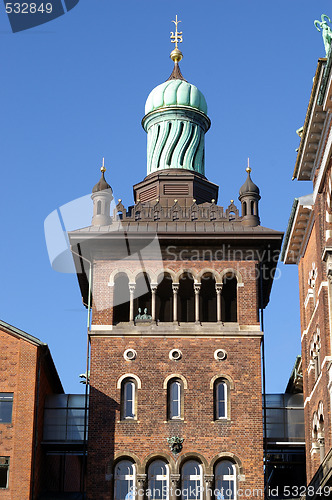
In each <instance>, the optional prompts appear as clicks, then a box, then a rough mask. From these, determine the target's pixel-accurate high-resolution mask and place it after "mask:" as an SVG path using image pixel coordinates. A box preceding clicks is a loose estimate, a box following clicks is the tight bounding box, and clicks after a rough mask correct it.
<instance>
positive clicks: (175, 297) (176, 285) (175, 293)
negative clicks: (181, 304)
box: [172, 283, 180, 323]
mask: <svg viewBox="0 0 332 500" xmlns="http://www.w3.org/2000/svg"><path fill="white" fill-rule="evenodd" d="M179 286H180V285H179V283H172V290H173V322H174V323H177V321H178V291H179Z"/></svg>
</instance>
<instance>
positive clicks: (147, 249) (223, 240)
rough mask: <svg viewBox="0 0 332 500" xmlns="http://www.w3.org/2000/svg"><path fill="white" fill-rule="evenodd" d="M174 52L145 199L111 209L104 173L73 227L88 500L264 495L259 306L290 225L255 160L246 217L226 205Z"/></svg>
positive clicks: (152, 101) (154, 121)
mask: <svg viewBox="0 0 332 500" xmlns="http://www.w3.org/2000/svg"><path fill="white" fill-rule="evenodd" d="M176 33H177V32H176ZM175 36H177V34H176V35H175ZM176 45H177V44H176ZM171 57H172V59H173V61H174V70H173V72H172V74H171V76H170V78H169V79H168V80H167V81H166V82H165V83H163V84H161V85H159V86H158V87H156V88H155V89H154V90H153V91H152V92H151V93H150V95H149V97H148V99H147V102H146V108H145V116H144V118H143V122H142V124H143V127H144V129H145V130H146V132H147V136H148V145H147V176H146V177H145V178H144V180H143V181H142V182H140V183H138V184H136V185H135V186H134V205H133V206H131V207H129V208H128V209H125V207H124V206H123V205H122V202H121V200H119V202H118V204H117V205H114V202H112V199H113V195H112V190H111V188H110V186H109V185H108V184H107V182H106V180H105V177H104V171H105V169H104V168H102V177H101V179H100V181H99V182H98V184H97V185H96V186H95V187H94V189H93V195H92V197H93V203H94V218H93V221H92V225H91V226H90V227H87V228H85V229H81V230H78V231H75V232H72V233H70V242H71V245H72V249H73V250H74V251H75V252H76V254H78V255H81V256H82V258H79V257H76V259H75V264H76V269H77V274H78V279H79V284H80V287H81V291H82V296H83V301H84V303H85V304H87V303H88V301H89V295H90V290H91V297H92V325H91V330H90V332H89V339H90V344H91V366H90V414H89V444H88V498H89V499H90V500H92V499H94V500H110V499H113V498H114V499H116V500H128V499H131V498H134V497H135V495H137V496H136V497H135V498H139V499H140V500H143V498H150V499H154V500H159V499H160V500H168V499H169V500H175V499H176V498H177V497H180V496H181V495H182V497H183V499H184V500H198V499H199V500H203V499H204V500H210V499H211V500H212V499H214V498H216V499H219V498H220V499H221V498H225V499H229V500H234V499H235V498H236V497H237V492H239V496H240V494H241V491H240V490H242V491H243V492H244V490H245V489H250V490H251V491H253V490H257V489H258V490H260V491H263V482H264V481H263V425H262V387H261V340H262V335H263V332H262V331H261V328H260V322H259V310H260V308H265V307H266V305H267V303H268V301H269V295H270V290H271V286H272V282H273V276H274V271H275V267H276V260H277V259H276V255H278V252H279V249H280V245H281V240H282V233H280V232H277V231H273V230H271V229H267V228H264V227H262V226H260V220H259V215H258V204H259V199H260V195H259V189H258V187H257V186H256V185H255V184H254V183H253V181H252V179H251V176H250V172H251V170H250V168H249V167H248V169H247V180H246V182H245V183H244V185H243V186H242V188H241V190H240V196H239V199H240V202H241V207H242V213H241V215H240V213H239V211H238V209H237V208H236V206H235V204H234V202H233V201H232V202H231V204H230V205H229V206H228V207H227V209H223V208H222V207H221V206H219V205H218V204H217V197H218V186H216V185H215V184H213V183H212V182H210V181H208V180H207V178H206V177H205V170H204V136H205V133H206V132H207V130H208V129H209V127H210V120H209V118H208V116H207V106H206V102H205V98H204V96H203V94H202V93H201V92H200V91H199V90H198V89H197V88H196V87H195V86H194V85H192V84H190V83H188V82H187V81H186V80H184V78H183V76H182V74H181V72H180V69H179V65H178V63H179V61H180V60H181V57H182V54H181V52H180V51H179V49H178V48H177V47H176V48H175V50H174V51H173V52H172V54H171ZM110 204H111V215H110V211H109V207H110ZM105 221H106V223H105ZM89 263H91V269H92V284H91V283H90V285H89V280H88V270H89V265H90V264H89ZM85 269H86V271H85ZM253 496H255V494H253ZM256 496H257V493H256Z"/></svg>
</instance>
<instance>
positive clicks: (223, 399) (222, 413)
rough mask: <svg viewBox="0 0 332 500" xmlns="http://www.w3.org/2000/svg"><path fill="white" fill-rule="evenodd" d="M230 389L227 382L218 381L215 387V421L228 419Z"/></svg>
mask: <svg viewBox="0 0 332 500" xmlns="http://www.w3.org/2000/svg"><path fill="white" fill-rule="evenodd" d="M227 396H228V387H227V383H226V382H225V380H220V379H218V380H216V382H215V385H214V407H215V419H216V420H221V419H223V418H227Z"/></svg>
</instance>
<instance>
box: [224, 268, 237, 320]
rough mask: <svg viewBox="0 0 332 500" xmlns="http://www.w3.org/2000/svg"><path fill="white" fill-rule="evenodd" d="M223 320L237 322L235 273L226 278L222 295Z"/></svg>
mask: <svg viewBox="0 0 332 500" xmlns="http://www.w3.org/2000/svg"><path fill="white" fill-rule="evenodd" d="M221 320H222V321H223V322H224V323H229V322H234V323H236V322H237V279H236V277H235V275H234V274H233V273H229V274H227V275H226V276H224V279H223V287H222V294H221Z"/></svg>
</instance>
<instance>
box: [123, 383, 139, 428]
mask: <svg viewBox="0 0 332 500" xmlns="http://www.w3.org/2000/svg"><path fill="white" fill-rule="evenodd" d="M121 406H122V419H123V420H125V419H134V418H136V382H135V381H134V380H133V379H131V378H128V379H125V380H123V382H122V405H121Z"/></svg>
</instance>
